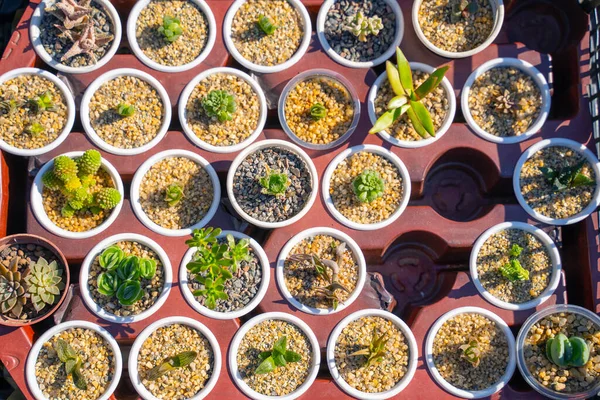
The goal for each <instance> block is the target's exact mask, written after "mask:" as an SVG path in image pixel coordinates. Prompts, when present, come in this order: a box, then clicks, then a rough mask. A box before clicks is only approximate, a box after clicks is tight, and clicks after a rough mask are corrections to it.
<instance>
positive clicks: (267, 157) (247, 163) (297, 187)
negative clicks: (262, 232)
mask: <svg viewBox="0 0 600 400" xmlns="http://www.w3.org/2000/svg"><path fill="white" fill-rule="evenodd" d="M267 168H270V169H271V170H272V171H279V172H280V173H286V174H287V175H288V178H289V179H290V181H291V182H290V186H289V187H288V189H287V191H286V193H285V197H278V196H272V195H268V194H263V193H262V186H261V185H260V182H259V179H260V178H261V177H262V176H264V175H266V174H267ZM312 189H313V188H312V179H311V175H310V171H309V170H308V167H307V166H306V163H305V162H304V161H303V160H302V158H300V156H298V155H297V154H296V153H293V152H291V151H289V150H286V149H283V148H280V147H270V148H265V149H261V150H257V151H255V152H254V153H252V154H250V155H249V156H248V157H246V159H245V160H244V161H242V163H241V164H240V165H239V167H238V169H237V170H236V171H235V176H234V178H233V194H234V196H235V199H236V200H237V202H238V204H239V205H240V207H241V208H242V210H244V212H245V213H246V214H248V215H250V216H251V217H253V218H256V219H258V220H260V221H264V222H281V221H286V220H288V219H290V218H292V217H293V216H294V215H296V214H298V213H299V212H300V211H301V210H302V209H303V208H304V207H305V206H306V203H307V202H308V198H309V197H310V194H311V192H312Z"/></svg>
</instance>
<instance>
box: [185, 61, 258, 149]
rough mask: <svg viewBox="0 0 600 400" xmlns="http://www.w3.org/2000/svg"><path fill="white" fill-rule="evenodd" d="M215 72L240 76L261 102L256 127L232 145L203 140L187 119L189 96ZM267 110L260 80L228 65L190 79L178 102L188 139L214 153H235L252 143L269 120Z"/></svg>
mask: <svg viewBox="0 0 600 400" xmlns="http://www.w3.org/2000/svg"><path fill="white" fill-rule="evenodd" d="M214 74H227V75H233V76H237V77H238V78H241V79H243V80H244V81H246V82H247V83H248V84H249V85H250V86H251V87H252V90H254V92H255V93H256V95H257V96H258V102H259V103H260V115H259V117H258V123H257V125H256V129H255V130H254V132H252V134H251V135H250V136H248V137H247V138H246V139H244V140H243V141H241V142H240V143H238V144H234V145H232V146H215V145H212V144H209V143H206V142H205V141H203V140H201V139H200V138H199V137H198V136H196V133H194V131H193V130H192V128H191V127H190V125H189V124H188V121H187V115H186V114H187V112H186V107H187V104H188V101H189V98H190V96H191V94H192V92H193V91H194V89H195V88H196V86H197V85H198V84H199V83H200V82H201V81H202V80H204V79H206V78H207V77H209V76H211V75H214ZM267 111H268V110H267V99H266V98H265V93H264V92H263V90H262V88H261V87H260V85H259V84H258V82H256V81H255V80H254V79H252V78H251V77H250V76H249V75H248V74H246V73H245V72H242V71H240V70H239V69H235V68H228V67H219V68H211V69H209V70H206V71H204V72H201V73H200V74H199V75H197V76H196V77H195V78H194V79H192V80H191V81H190V83H188V84H187V85H186V87H185V88H184V89H183V92H181V97H180V98H179V104H178V112H179V121H181V126H182V128H183V131H184V132H185V134H186V135H187V137H188V139H190V140H191V141H192V142H193V143H194V144H195V145H196V146H198V147H200V148H201V149H203V150H206V151H211V152H213V153H234V152H236V151H240V150H242V149H243V148H244V147H246V146H248V145H249V144H251V143H252V142H254V141H255V140H256V138H257V137H258V136H259V135H260V133H261V132H262V130H263V128H264V126H265V122H266V121H267Z"/></svg>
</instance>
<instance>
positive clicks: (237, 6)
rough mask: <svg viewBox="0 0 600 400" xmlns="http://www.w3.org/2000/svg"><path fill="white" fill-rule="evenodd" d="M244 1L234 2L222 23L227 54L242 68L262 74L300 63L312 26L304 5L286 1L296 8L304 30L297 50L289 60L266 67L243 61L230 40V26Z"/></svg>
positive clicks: (237, 0)
mask: <svg viewBox="0 0 600 400" xmlns="http://www.w3.org/2000/svg"><path fill="white" fill-rule="evenodd" d="M246 1H247V0H235V2H234V3H233V4H232V5H231V7H229V10H227V14H226V15H225V21H224V22H223V39H224V41H225V45H226V46H227V50H229V53H231V55H232V56H233V58H235V60H236V61H237V62H239V63H240V64H241V65H242V66H243V67H245V68H248V69H249V70H251V71H254V72H259V73H263V74H269V73H273V72H281V71H283V70H286V69H288V68H289V67H291V66H292V65H294V64H296V63H297V62H298V61H300V59H301V58H302V56H304V53H306V50H308V45H309V44H310V37H311V35H312V25H311V23H310V16H309V15H308V11H306V7H304V4H302V2H301V1H300V0H288V2H289V3H290V4H291V5H292V6H293V7H294V8H296V10H297V11H298V14H299V15H300V18H301V19H302V29H303V30H304V36H303V38H302V42H300V46H299V47H298V50H296V53H294V55H293V56H292V57H291V58H290V59H289V60H287V61H285V62H283V63H281V64H277V65H273V66H268V65H259V64H255V63H253V62H251V61H249V60H247V59H245V58H244V56H242V54H241V53H240V52H239V51H238V49H237V48H236V47H235V44H234V43H233V39H232V38H231V36H232V34H231V24H232V23H233V18H234V17H235V14H236V13H237V11H238V10H239V9H240V7H241V6H242V4H244V3H245V2H246Z"/></svg>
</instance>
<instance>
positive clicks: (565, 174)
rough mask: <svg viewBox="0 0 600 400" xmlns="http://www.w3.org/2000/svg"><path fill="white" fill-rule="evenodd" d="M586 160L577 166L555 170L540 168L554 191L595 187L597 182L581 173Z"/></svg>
mask: <svg viewBox="0 0 600 400" xmlns="http://www.w3.org/2000/svg"><path fill="white" fill-rule="evenodd" d="M585 163H586V162H585V160H582V161H581V162H579V163H578V164H576V165H573V166H570V167H563V168H559V169H554V168H552V167H540V171H542V174H543V175H544V178H545V179H546V181H547V182H548V183H549V184H551V185H552V190H553V191H555V192H561V191H563V190H567V189H573V188H576V187H579V186H593V185H595V184H596V181H594V180H593V179H590V178H588V177H587V176H585V175H584V174H582V173H581V170H582V169H583V166H584V165H585Z"/></svg>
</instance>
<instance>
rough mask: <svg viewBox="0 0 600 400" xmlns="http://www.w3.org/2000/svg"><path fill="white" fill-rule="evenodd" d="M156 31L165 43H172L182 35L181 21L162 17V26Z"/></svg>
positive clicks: (170, 17) (168, 16) (166, 16)
mask: <svg viewBox="0 0 600 400" xmlns="http://www.w3.org/2000/svg"><path fill="white" fill-rule="evenodd" d="M158 31H159V32H160V33H161V34H162V35H163V37H164V38H165V40H166V41H167V42H171V43H173V42H174V41H176V40H177V39H179V37H180V36H181V34H182V33H183V30H182V29H181V20H180V19H179V18H176V17H172V16H170V15H165V16H163V24H162V26H159V27H158Z"/></svg>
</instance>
